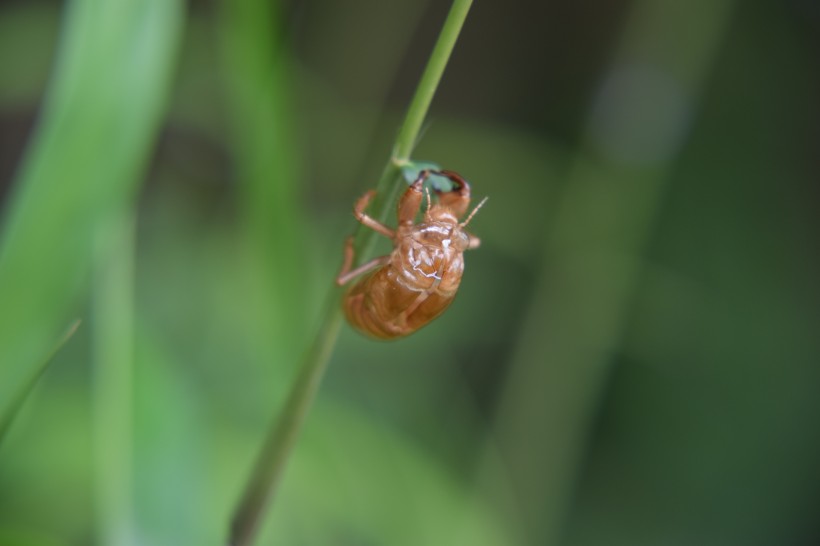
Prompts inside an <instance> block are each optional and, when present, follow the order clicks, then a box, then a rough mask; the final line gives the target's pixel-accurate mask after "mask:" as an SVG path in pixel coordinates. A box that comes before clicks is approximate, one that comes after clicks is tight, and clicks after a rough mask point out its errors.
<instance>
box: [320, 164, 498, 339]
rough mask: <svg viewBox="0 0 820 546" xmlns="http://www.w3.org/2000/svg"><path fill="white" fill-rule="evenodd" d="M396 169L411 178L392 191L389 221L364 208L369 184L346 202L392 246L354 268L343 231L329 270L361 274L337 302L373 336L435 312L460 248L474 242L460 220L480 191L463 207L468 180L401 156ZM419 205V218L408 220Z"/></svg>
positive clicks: (408, 326) (446, 293) (450, 283)
mask: <svg viewBox="0 0 820 546" xmlns="http://www.w3.org/2000/svg"><path fill="white" fill-rule="evenodd" d="M419 165H421V167H419ZM414 170H415V171H416V172H413V171H414ZM404 172H405V174H407V173H412V176H413V178H412V179H411V180H412V183H411V184H410V185H409V187H408V188H407V190H405V191H404V193H403V194H402V195H401V197H400V198H399V202H398V206H397V216H398V225H397V226H396V228H395V229H393V228H390V227H388V226H386V225H384V224H382V223H381V222H378V221H377V220H375V219H373V218H372V217H370V216H368V215H367V213H366V212H365V211H366V209H367V206H368V205H369V204H370V201H371V200H372V198H373V196H374V195H375V193H376V192H375V191H374V190H371V191H368V192H367V193H365V194H364V195H363V196H362V197H360V198H359V199H358V201H356V203H355V205H354V207H353V215H354V216H355V217H356V219H357V220H358V221H359V222H361V223H362V224H363V225H364V226H365V227H367V228H370V229H372V230H374V231H376V232H378V233H380V234H381V235H384V236H385V237H388V238H389V239H390V240H391V241H392V243H393V251H392V252H391V253H390V254H388V255H386V256H380V257H378V258H374V259H373V260H370V261H369V262H367V263H365V264H362V265H361V266H359V267H357V268H355V269H354V268H353V262H354V259H355V256H354V253H355V251H354V248H353V237H349V238H348V239H347V241H346V243H345V250H344V263H343V264H342V269H341V271H340V272H339V275H338V277H337V278H336V283H337V284H339V285H344V284H347V283H348V282H350V281H352V280H353V279H354V278H356V277H359V276H360V275H365V274H367V275H366V276H365V277H362V278H361V279H359V280H358V281H357V282H356V283H354V284H353V285H352V286H351V287H350V288H349V289H348V291H347V292H346V294H345V296H344V299H343V302H342V305H343V309H344V312H345V316H346V317H347V320H348V322H349V323H350V324H351V325H352V326H354V327H355V328H357V329H358V330H359V331H361V332H363V333H365V334H367V335H369V336H372V337H375V338H379V339H395V338H399V337H403V336H406V335H409V334H412V333H413V332H415V331H416V330H418V329H419V328H421V327H422V326H425V325H426V324H428V323H430V321H432V320H433V319H434V318H436V317H438V316H439V315H440V314H441V313H443V312H444V310H445V309H447V307H448V306H449V305H450V303H452V301H453V298H454V297H455V295H456V292H457V291H458V287H459V284H460V283H461V276H462V275H463V273H464V256H463V255H464V251H465V250H469V249H474V248H478V246H479V244H480V243H481V241H480V240H479V239H478V238H477V237H476V236H474V235H472V234H470V233H468V232H467V231H466V229H465V228H466V227H467V225H468V224H469V223H470V220H472V218H473V216H474V215H475V213H476V212H477V211H478V209H480V208H481V206H482V205H483V204H484V202H485V201H486V200H487V199H486V198H484V200H482V201H481V202H480V203H479V204H478V205H477V206H476V207H474V208H473V209H472V211H470V212H469V214H468V209H469V207H470V185H469V183H468V182H467V181H466V180H464V178H462V177H461V175H459V174H458V173H456V172H453V171H448V170H443V169H439V168H438V167H437V166H435V165H430V164H419V163H414V164H408V167H406V168H405V169H404ZM425 183H427V185H425ZM430 188H432V193H433V194H435V200H434V199H433V196H431V190H430ZM420 211H421V212H422V217H421V221H419V222H416V216H417V214H418V213H419V212H420Z"/></svg>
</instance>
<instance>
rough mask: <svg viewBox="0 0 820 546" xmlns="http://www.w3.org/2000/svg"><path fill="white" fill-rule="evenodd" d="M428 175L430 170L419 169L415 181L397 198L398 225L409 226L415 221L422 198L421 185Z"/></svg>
mask: <svg viewBox="0 0 820 546" xmlns="http://www.w3.org/2000/svg"><path fill="white" fill-rule="evenodd" d="M429 175H430V171H426V170H425V171H421V172H420V173H419V176H418V178H416V181H415V182H413V183H412V184H411V185H410V187H409V188H407V190H405V192H404V193H403V194H402V196H401V199H399V206H398V211H397V212H396V215H397V216H398V218H399V225H400V226H411V225H413V224H414V223H415V222H416V214H417V213H418V212H419V209H420V208H421V202H422V200H423V199H424V193H423V192H422V186H423V185H424V181H425V180H427V177H428V176H429Z"/></svg>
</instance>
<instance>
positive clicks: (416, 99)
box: [228, 0, 472, 546]
mask: <svg viewBox="0 0 820 546" xmlns="http://www.w3.org/2000/svg"><path fill="white" fill-rule="evenodd" d="M471 4H472V0H454V2H453V5H452V7H451V9H450V13H449V15H448V16H447V20H446V21H445V23H444V26H443V28H442V31H441V33H440V34H439V38H438V41H437V42H436V45H435V47H434V49H433V52H432V54H431V55H430V59H429V61H428V63H427V67H426V68H425V70H424V73H423V75H422V77H421V80H420V82H419V85H418V87H417V88H416V92H415V95H414V96H413V100H412V102H411V103H410V107H409V108H408V111H407V115H406V116H405V118H404V123H403V124H402V127H401V129H400V131H399V134H398V137H397V138H396V143H395V145H394V147H393V157H391V158H390V161H388V163H387V165H386V166H385V169H384V171H383V172H382V176H381V178H380V180H379V184H378V186H377V191H378V194H379V196H380V197H381V199H379V200H377V202H376V203H375V205H374V207H375V209H376V211H377V212H376V214H375V215H376V216H377V217H378V218H384V217H386V215H387V213H388V211H389V209H390V204H391V203H392V202H393V201H394V200H395V194H396V193H397V192H398V189H399V187H400V182H399V166H400V165H401V164H402V163H403V162H405V161H407V160H408V159H409V157H410V153H411V152H412V150H413V147H414V146H415V143H416V140H417V138H418V134H419V131H420V130H421V126H422V123H423V122H424V118H425V116H426V115H427V111H428V109H429V107H430V102H431V101H432V100H433V96H434V94H435V91H436V89H437V88H438V85H439V82H440V81H441V76H442V74H443V73H444V68H445V67H446V65H447V61H448V60H449V58H450V54H451V53H452V51H453V47H454V46H455V43H456V39H457V38H458V35H459V32H460V31H461V28H462V26H463V25H464V20H465V19H466V17H467V12H468V11H469V9H470V5H471ZM374 242H375V237H374V233H373V232H370V233H365V234H364V235H363V236H362V237H361V238H360V241H359V244H357V250H358V252H357V256H358V260H357V261H358V262H359V263H361V262H362V261H363V260H365V259H366V258H367V257H368V255H369V254H370V252H371V248H372V246H373V244H374ZM341 294H342V290H341V289H339V288H336V287H334V288H332V289H331V291H330V294H329V297H328V303H327V307H326V309H325V312H324V313H323V315H322V317H323V318H322V322H321V325H320V327H319V332H318V333H317V335H316V337H315V338H314V341H313V343H312V345H311V347H310V349H309V350H308V352H307V354H306V356H305V359H304V360H303V362H302V364H301V367H300V368H299V372H298V374H297V376H296V379H295V381H294V383H293V385H292V387H291V390H290V393H289V395H288V397H287V400H286V401H285V405H284V407H283V408H282V410H281V412H280V413H279V415H278V417H277V419H276V420H275V421H274V423H273V426H272V427H271V429H270V430H269V433H268V436H267V439H266V441H265V443H264V445H263V446H262V449H261V451H260V453H259V456H258V458H257V461H256V465H255V466H254V469H253V472H252V474H251V477H250V480H249V481H248V484H247V485H246V487H245V490H244V492H243V495H242V498H241V500H240V502H239V504H238V505H237V509H236V511H235V513H234V516H233V519H232V521H231V530H230V537H229V541H228V544H229V545H230V546H247V545H249V544H251V543H252V542H253V540H254V537H255V536H256V533H257V531H258V528H259V525H260V523H261V521H262V516H263V514H264V512H265V509H266V507H267V506H268V505H269V504H270V502H271V500H272V499H273V495H274V493H275V490H276V486H277V485H278V484H279V482H280V480H281V478H282V474H283V472H284V469H285V466H286V464H287V461H288V457H289V455H290V453H291V451H292V450H293V446H294V444H295V442H296V438H297V435H298V433H299V430H300V429H301V427H302V423H303V422H304V420H305V417H306V415H307V412H308V410H309V409H310V406H311V405H312V403H313V399H314V398H315V396H316V391H317V390H318V388H319V384H320V383H321V380H322V377H323V376H324V373H325V370H326V369H327V364H328V362H329V361H330V357H331V356H332V354H333V349H334V348H335V345H336V340H337V338H338V336H339V330H340V329H341V325H342V313H341V310H340V307H339V303H340V300H341Z"/></svg>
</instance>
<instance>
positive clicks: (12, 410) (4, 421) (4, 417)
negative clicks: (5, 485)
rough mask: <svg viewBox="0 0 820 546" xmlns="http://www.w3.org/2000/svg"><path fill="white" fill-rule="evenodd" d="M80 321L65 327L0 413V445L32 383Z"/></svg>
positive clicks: (74, 330) (38, 377)
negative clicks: (55, 342)
mask: <svg viewBox="0 0 820 546" xmlns="http://www.w3.org/2000/svg"><path fill="white" fill-rule="evenodd" d="M81 322H82V321H81V320H80V319H77V320H75V321H74V322H72V323H71V325H69V327H68V328H67V329H66V331H65V333H64V334H63V335H62V337H61V338H60V339H59V341H57V344H56V345H55V346H54V349H52V350H51V353H49V355H48V356H47V357H46V359H45V360H44V361H43V364H42V365H41V366H39V367H37V369H36V370H35V372H34V374H33V375H32V377H31V381H29V383H28V384H27V385H25V386H24V387H23V388H22V389H21V390H20V393H19V394H18V395H17V397H16V398H15V399H14V400H13V401H12V402H11V404H9V405H8V407H7V408H6V410H5V412H4V413H2V414H0V445H2V444H3V439H4V438H5V437H6V434H7V433H8V431H9V428H11V424H12V423H13V422H14V417H15V416H16V415H17V412H18V411H19V410H20V407H21V406H22V405H23V402H25V401H26V398H27V397H28V394H29V393H30V392H31V390H32V389H33V388H34V385H36V384H37V380H38V379H40V376H41V375H43V372H45V371H46V368H47V367H48V365H49V363H50V362H51V359H52V358H54V355H56V354H57V352H58V351H59V350H60V349H61V348H62V347H63V345H65V344H66V343H67V342H68V340H69V339H71V337H72V336H73V335H74V333H75V332H76V331H77V328H79V327H80V323H81Z"/></svg>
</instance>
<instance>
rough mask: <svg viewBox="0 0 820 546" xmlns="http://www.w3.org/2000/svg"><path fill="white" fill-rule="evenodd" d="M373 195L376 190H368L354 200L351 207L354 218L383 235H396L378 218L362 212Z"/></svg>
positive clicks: (391, 236)
mask: <svg viewBox="0 0 820 546" xmlns="http://www.w3.org/2000/svg"><path fill="white" fill-rule="evenodd" d="M374 195H376V191H375V190H370V191H369V192H367V193H365V194H364V195H362V196H361V197H359V200H358V201H356V204H355V205H354V207H353V216H355V217H356V220H358V221H359V222H361V223H362V225H365V226H367V227H369V228H370V229H372V230H373V231H376V232H378V233H381V234H382V235H384V236H385V237H390V238H391V239H392V238H393V237H395V236H396V232H394V231H393V230H392V229H390V228H389V227H387V226H386V225H384V224H382V223H381V222H379V221H378V220H376V219H374V218H372V217H370V216H368V215H367V214H365V212H364V209H366V208H367V205H369V204H370V200H371V199H373V196H374Z"/></svg>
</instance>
